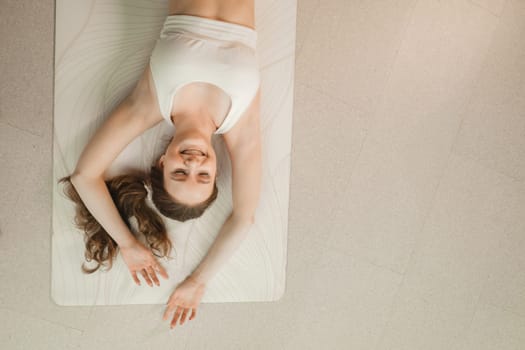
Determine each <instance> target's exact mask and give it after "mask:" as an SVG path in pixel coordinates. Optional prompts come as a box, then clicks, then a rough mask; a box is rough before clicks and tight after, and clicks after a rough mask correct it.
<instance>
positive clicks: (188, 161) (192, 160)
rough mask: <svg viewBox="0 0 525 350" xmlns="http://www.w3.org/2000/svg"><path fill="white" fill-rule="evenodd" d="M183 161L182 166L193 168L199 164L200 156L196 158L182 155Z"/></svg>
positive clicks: (190, 155) (191, 155)
mask: <svg viewBox="0 0 525 350" xmlns="http://www.w3.org/2000/svg"><path fill="white" fill-rule="evenodd" d="M183 159H184V164H185V165H186V166H191V165H193V166H195V165H197V164H199V163H200V161H201V157H200V156H196V155H193V154H185V155H183Z"/></svg>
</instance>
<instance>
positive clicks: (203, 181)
mask: <svg viewBox="0 0 525 350" xmlns="http://www.w3.org/2000/svg"><path fill="white" fill-rule="evenodd" d="M159 165H160V166H161V168H162V171H163V174H164V188H165V189H166V191H167V192H168V193H169V194H170V195H171V196H172V197H174V198H175V199H176V200H177V201H179V202H182V203H185V204H187V205H195V204H198V203H202V202H204V201H205V200H206V199H207V198H208V197H209V196H210V195H211V193H212V191H213V186H214V182H215V177H216V173H217V160H216V154H215V150H214V149H213V146H212V145H211V143H210V142H208V141H207V140H206V139H204V138H201V137H196V138H186V139H183V140H177V138H173V140H172V141H171V142H170V144H169V145H168V147H167V148H166V152H165V153H164V154H163V155H162V156H161V157H160V159H159Z"/></svg>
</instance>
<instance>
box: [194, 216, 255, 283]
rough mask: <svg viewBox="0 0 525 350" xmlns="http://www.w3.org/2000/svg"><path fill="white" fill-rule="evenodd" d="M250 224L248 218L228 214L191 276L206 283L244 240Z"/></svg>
mask: <svg viewBox="0 0 525 350" xmlns="http://www.w3.org/2000/svg"><path fill="white" fill-rule="evenodd" d="M251 225H252V222H251V221H249V220H244V219H238V218H235V217H234V216H233V215H230V217H228V219H227V220H226V221H225V222H224V225H222V228H221V230H220V231H219V234H218V235H217V238H215V241H214V242H213V244H212V246H211V247H210V249H209V250H208V253H207V254H206V256H205V257H204V258H203V259H202V261H201V263H200V264H199V266H198V267H197V268H196V269H195V270H194V271H193V272H192V274H191V278H193V279H194V280H196V281H197V282H200V283H204V284H206V283H208V282H209V281H210V279H211V278H212V277H213V276H215V274H216V273H217V271H218V270H219V269H220V268H221V267H222V266H223V265H224V264H225V263H226V261H228V260H229V258H230V257H231V256H232V255H233V253H234V252H235V251H236V250H237V248H238V247H239V246H240V245H241V243H242V242H243V241H244V239H245V238H246V236H247V233H248V231H249V229H250V227H251Z"/></svg>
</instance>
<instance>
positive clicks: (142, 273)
mask: <svg viewBox="0 0 525 350" xmlns="http://www.w3.org/2000/svg"><path fill="white" fill-rule="evenodd" d="M140 274H141V275H142V277H144V279H145V280H146V282H147V283H148V284H149V286H150V287H153V283H151V280H150V278H149V276H148V274H147V273H146V270H144V269H142V270H140Z"/></svg>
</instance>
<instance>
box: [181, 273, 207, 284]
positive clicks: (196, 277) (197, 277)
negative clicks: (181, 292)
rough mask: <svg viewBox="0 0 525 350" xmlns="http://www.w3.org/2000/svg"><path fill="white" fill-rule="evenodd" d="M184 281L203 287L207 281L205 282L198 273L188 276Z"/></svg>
mask: <svg viewBox="0 0 525 350" xmlns="http://www.w3.org/2000/svg"><path fill="white" fill-rule="evenodd" d="M186 279H188V280H191V281H193V282H195V283H197V284H199V285H202V286H205V285H206V283H207V282H208V281H206V280H205V279H204V278H203V276H202V275H201V274H199V273H198V272H193V273H192V274H190V275H188V277H186Z"/></svg>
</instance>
